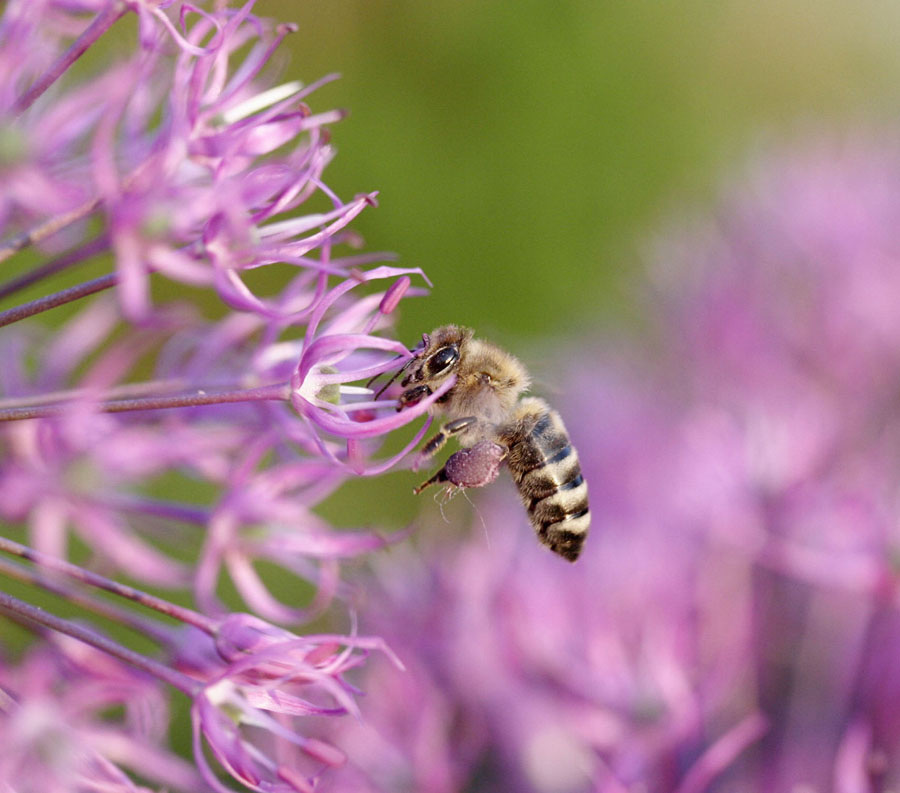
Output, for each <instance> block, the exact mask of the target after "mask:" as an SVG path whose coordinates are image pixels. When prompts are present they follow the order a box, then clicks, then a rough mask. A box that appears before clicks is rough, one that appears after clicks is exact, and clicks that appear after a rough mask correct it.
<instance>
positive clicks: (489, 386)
mask: <svg viewBox="0 0 900 793" xmlns="http://www.w3.org/2000/svg"><path fill="white" fill-rule="evenodd" d="M415 352H416V355H415V357H414V358H413V359H412V360H410V361H409V363H407V365H406V367H405V368H404V371H405V373H406V374H405V377H404V378H403V380H402V381H401V386H402V387H403V392H402V393H401V394H400V397H399V406H398V408H397V409H398V410H403V409H404V408H407V407H410V406H411V405H414V404H416V403H417V402H419V401H421V400H422V399H424V398H425V397H427V396H428V395H430V394H432V393H433V392H434V391H435V390H437V389H438V387H439V386H440V385H441V384H442V383H443V382H445V381H446V380H447V378H449V377H450V376H451V375H456V383H455V384H454V385H453V386H452V387H451V388H450V390H449V391H447V392H446V393H445V394H443V395H442V396H441V397H440V398H439V399H438V400H437V401H436V402H435V403H434V405H433V406H432V408H431V412H432V413H434V414H436V415H442V416H444V417H446V419H447V423H445V424H444V425H443V427H442V428H441V430H440V431H439V432H438V433H437V435H435V436H434V437H433V438H431V440H429V441H428V442H427V443H426V444H425V445H424V446H423V447H422V450H421V451H420V452H419V454H420V460H425V459H427V458H430V457H431V456H433V455H434V454H435V453H437V452H438V451H439V450H440V449H441V448H442V447H443V446H444V444H445V443H446V442H447V441H448V440H449V438H450V437H451V436H455V437H456V438H457V439H458V440H459V443H460V446H462V448H461V449H460V450H459V451H457V452H456V453H455V454H452V455H451V456H450V457H449V458H448V460H447V462H446V464H445V465H444V466H443V467H442V468H441V469H440V470H439V471H438V472H437V473H436V474H435V475H434V476H432V477H431V478H430V479H429V480H427V481H426V482H423V483H422V484H421V485H420V486H419V487H417V488H416V489H415V491H414V492H416V493H421V492H422V491H423V490H424V489H425V488H427V487H429V486H431V485H433V484H437V483H440V482H448V483H449V484H450V485H451V486H455V487H481V486H483V485H486V484H489V483H491V482H493V481H494V479H496V478H497V475H498V474H499V472H500V467H501V465H502V463H503V462H505V463H506V466H507V467H508V468H509V471H510V473H511V474H512V477H513V479H514V480H515V483H516V486H517V487H518V489H519V495H520V496H521V499H522V502H523V503H524V505H525V509H526V510H527V511H528V517H529V519H530V520H531V525H532V526H533V527H534V530H535V531H536V532H537V535H538V539H539V540H540V541H541V542H542V543H543V544H544V545H546V546H547V547H549V548H550V549H551V550H552V551H554V552H556V553H558V554H559V555H560V556H562V557H564V558H566V559H568V560H569V561H572V562H574V561H575V560H576V559H577V558H578V555H579V554H580V553H581V548H582V545H583V544H584V540H585V537H586V536H587V533H588V528H589V526H590V522H591V515H590V511H589V509H588V499H587V483H586V482H585V481H584V478H583V477H582V475H581V466H580V465H579V462H578V454H577V452H576V451H575V448H574V447H573V446H572V443H571V441H570V440H569V434H568V433H567V432H566V428H565V425H564V424H563V421H562V419H561V418H560V415H559V413H557V412H556V411H555V410H553V408H551V407H550V406H549V405H548V404H547V403H546V402H544V400H542V399H538V398H537V397H529V396H523V393H524V392H525V391H526V390H527V389H528V386H529V383H530V377H529V375H528V372H527V371H526V370H525V367H524V366H523V365H522V364H521V363H520V362H519V361H518V359H516V358H514V357H513V356H512V355H510V354H509V353H507V352H505V351H504V350H502V349H500V348H499V347H497V346H495V345H493V344H491V343H489V342H486V341H482V340H481V339H476V338H474V337H473V332H472V331H471V330H469V329H468V328H462V327H458V326H456V325H444V326H443V327H440V328H438V329H437V330H435V331H434V332H433V333H430V334H425V335H424V336H423V337H422V346H421V347H420V348H418V349H417V350H416V351H415Z"/></svg>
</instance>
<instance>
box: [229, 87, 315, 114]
mask: <svg viewBox="0 0 900 793" xmlns="http://www.w3.org/2000/svg"><path fill="white" fill-rule="evenodd" d="M302 88H303V83H301V82H300V81H299V80H292V81H291V82H289V83H282V84H281V85H276V86H275V87H274V88H269V89H268V90H267V91H262V92H261V93H258V94H256V95H255V96H251V97H250V98H249V99H245V100H244V101H243V102H239V103H238V104H236V105H235V106H234V107H232V108H229V109H228V110H226V111H225V112H224V113H222V120H223V121H224V122H225V123H226V124H233V123H234V122H235V121H240V120H241V119H242V118H247V116H252V115H253V114H254V113H256V112H258V111H260V110H265V109H266V108H267V107H269V106H271V105H274V104H276V103H278V102H280V101H281V100H282V99H287V98H288V97H289V96H293V95H294V94H296V93H297V92H298V91H300V90H301V89H302Z"/></svg>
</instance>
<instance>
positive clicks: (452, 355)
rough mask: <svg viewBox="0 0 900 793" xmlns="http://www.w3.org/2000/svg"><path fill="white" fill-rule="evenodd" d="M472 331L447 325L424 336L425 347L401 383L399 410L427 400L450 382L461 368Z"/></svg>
mask: <svg viewBox="0 0 900 793" xmlns="http://www.w3.org/2000/svg"><path fill="white" fill-rule="evenodd" d="M471 338H472V331H470V330H468V329H467V328H459V327H457V326H456V325H445V326H443V327H441V328H438V329H437V330H435V331H434V332H433V333H431V334H428V333H426V334H424V335H423V336H422V345H421V346H420V347H419V348H418V349H417V350H416V357H415V358H413V359H412V360H411V361H410V362H409V364H408V365H407V366H408V373H407V375H406V376H405V377H404V378H403V380H402V381H401V382H400V385H401V386H403V388H404V389H406V390H404V392H403V393H402V394H401V395H400V408H399V409H403V408H404V407H409V406H410V405H414V404H415V403H416V402H418V401H420V400H421V399H424V398H425V397H426V396H428V395H429V394H431V393H432V392H433V391H434V389H435V388H437V387H438V386H439V385H440V384H441V382H443V381H444V380H445V379H446V378H448V377H449V376H450V375H451V374H453V372H454V371H455V370H456V368H457V367H458V366H459V362H460V358H461V356H462V354H463V348H464V346H465V344H466V342H467V341H468V340H469V339H471Z"/></svg>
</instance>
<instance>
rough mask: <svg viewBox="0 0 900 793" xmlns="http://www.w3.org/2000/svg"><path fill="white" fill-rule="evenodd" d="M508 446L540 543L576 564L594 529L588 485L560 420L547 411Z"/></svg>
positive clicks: (551, 411) (553, 412) (550, 411)
mask: <svg viewBox="0 0 900 793" xmlns="http://www.w3.org/2000/svg"><path fill="white" fill-rule="evenodd" d="M517 440H518V442H517V443H515V444H514V445H513V447H512V448H511V449H510V456H509V460H508V464H509V468H510V471H511V472H512V474H513V478H514V479H515V480H516V484H517V485H518V488H519V494H520V495H521V497H522V501H523V502H524V504H525V507H526V509H527V510H528V516H529V518H530V519H531V524H532V526H534V529H535V531H536V532H537V534H538V538H539V539H540V540H541V542H542V543H544V544H545V545H547V546H548V547H549V548H550V549H551V550H552V551H554V552H556V553H558V554H559V555H560V556H563V557H564V558H566V559H568V560H569V561H572V562H574V561H575V560H576V559H577V558H578V555H579V554H580V553H581V548H582V546H583V545H584V540H585V537H586V536H587V533H588V529H589V527H590V521H591V517H590V509H589V508H588V497H587V483H586V482H585V481H584V477H583V476H582V474H581V465H580V464H579V462H578V453H577V452H576V451H575V448H574V446H572V444H571V442H570V441H569V436H568V434H567V433H566V429H565V426H564V425H563V423H562V419H561V418H560V417H559V415H558V414H557V413H556V411H553V410H550V409H548V410H547V411H546V413H544V414H543V415H541V416H540V417H539V418H538V420H537V421H536V422H534V424H533V425H532V429H531V431H530V432H527V433H526V434H524V435H523V436H521V437H520V438H518V439H517Z"/></svg>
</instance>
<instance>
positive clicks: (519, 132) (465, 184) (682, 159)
mask: <svg viewBox="0 0 900 793" xmlns="http://www.w3.org/2000/svg"><path fill="white" fill-rule="evenodd" d="M256 11H257V12H258V13H260V14H261V15H264V16H271V17H275V18H277V19H280V20H293V21H296V22H298V23H299V24H300V30H299V32H298V33H297V34H295V35H294V36H292V37H289V38H288V40H287V42H286V46H287V48H289V49H290V50H291V51H292V60H291V62H290V63H289V64H288V66H287V74H290V75H291V76H296V77H299V78H300V79H303V80H305V81H310V80H312V79H315V78H317V77H319V76H321V75H323V74H326V73H329V72H340V73H341V74H342V75H343V76H342V79H341V80H339V81H338V82H336V83H333V84H331V85H329V86H327V87H325V88H323V89H322V90H321V91H319V92H318V93H317V94H314V95H313V97H312V98H311V104H312V106H313V109H314V110H321V109H326V108H328V107H335V106H337V107H343V108H347V109H348V110H349V111H350V116H349V118H348V119H346V120H345V121H343V122H341V123H340V124H338V125H335V126H334V127H333V130H332V132H333V140H334V142H335V144H336V146H337V148H338V156H337V158H336V160H335V161H334V163H332V165H331V166H330V167H329V170H328V171H327V172H326V177H327V181H328V182H329V184H330V185H332V186H333V187H335V188H337V189H338V190H339V191H340V194H341V195H342V196H343V197H349V196H351V195H353V194H354V193H357V192H364V191H369V190H379V191H380V206H379V207H378V208H377V209H375V210H372V211H369V212H367V213H364V215H363V217H362V218H361V219H360V221H359V223H358V224H357V225H356V228H357V229H359V230H360V231H361V232H362V233H363V234H364V235H365V237H366V240H367V243H368V245H369V247H370V249H385V250H391V251H394V252H396V253H397V254H399V256H400V257H401V259H400V260H401V262H403V263H405V264H408V265H416V266H421V267H423V268H424V269H425V270H426V272H427V273H428V274H429V276H430V278H431V279H432V280H433V282H434V284H435V289H434V292H433V295H432V296H431V297H430V298H428V299H427V300H424V301H408V302H406V303H405V304H404V305H403V316H402V320H401V326H400V327H401V330H402V332H403V333H404V334H405V336H408V337H409V338H410V339H415V338H417V336H418V334H419V333H420V332H421V331H422V330H427V329H429V328H431V327H432V326H434V325H436V324H440V323H444V322H447V321H455V322H461V323H465V324H469V325H472V326H474V327H476V328H478V329H479V330H480V331H481V332H482V333H484V335H490V336H493V337H496V338H497V340H498V341H501V342H502V343H504V344H509V345H515V346H517V347H518V346H523V345H524V346H525V347H526V348H527V345H528V340H527V339H528V337H532V338H544V337H546V336H547V335H548V334H549V335H551V336H555V335H557V334H560V333H576V332H581V331H583V330H584V329H585V327H586V325H587V326H590V325H591V323H594V322H595V321H596V320H597V319H598V318H600V317H609V316H612V317H613V319H614V320H618V319H621V318H625V319H627V318H628V317H629V315H630V314H631V313H632V312H631V308H630V305H629V302H628V298H627V293H628V292H627V289H625V288H623V287H624V286H625V285H627V284H628V283H629V282H630V281H631V279H632V277H633V274H634V272H635V270H636V269H637V268H638V262H639V254H638V251H639V247H640V244H641V243H642V242H643V241H645V240H646V239H647V237H648V234H649V233H651V232H652V231H653V229H654V228H655V227H658V226H659V222H660V219H661V218H662V217H668V216H669V215H670V214H671V213H672V212H673V211H676V212H677V211H679V209H680V208H682V207H685V206H691V205H698V204H701V205H702V203H703V202H704V201H705V200H706V198H707V196H708V195H709V192H710V189H711V187H712V186H714V185H715V184H716V183H717V181H719V179H720V178H721V174H722V172H723V171H726V172H727V171H728V170H729V169H731V168H733V166H734V164H735V163H739V162H740V161H741V160H742V159H743V158H744V156H745V152H746V151H747V150H748V148H753V147H755V146H758V145H759V144H760V142H765V141H767V140H770V139H776V140H777V139H781V138H783V137H785V136H795V135H796V134H798V133H799V134H803V133H805V132H808V131H809V130H810V127H812V128H818V127H820V126H826V127H834V126H838V125H845V124H846V123H847V122H850V123H852V124H856V123H858V122H860V121H863V122H864V123H871V121H872V120H876V121H879V122H880V121H884V120H888V121H890V120H892V119H893V118H894V116H895V115H896V112H897V108H898V107H900V102H898V99H900V80H898V76H900V69H898V66H900V46H898V44H897V31H898V30H900V4H898V3H896V2H858V3H846V2H828V1H826V2H812V0H765V1H764V2H752V3H751V2H727V1H726V2H712V1H711V0H710V1H709V2H697V1H696V0H695V1H690V0H689V1H687V2H685V1H684V0H680V1H679V2H658V1H657V2H651V1H650V0H622V1H621V2H599V1H597V0H594V1H593V2H591V1H589V0H576V1H575V2H571V1H570V2H534V0H517V2H490V1H489V0H488V1H485V0H431V1H430V2H421V1H419V2H385V0H329V1H328V2H323V1H322V0H313V1H312V2H296V1H291V0H259V2H258V3H257V5H256Z"/></svg>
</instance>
